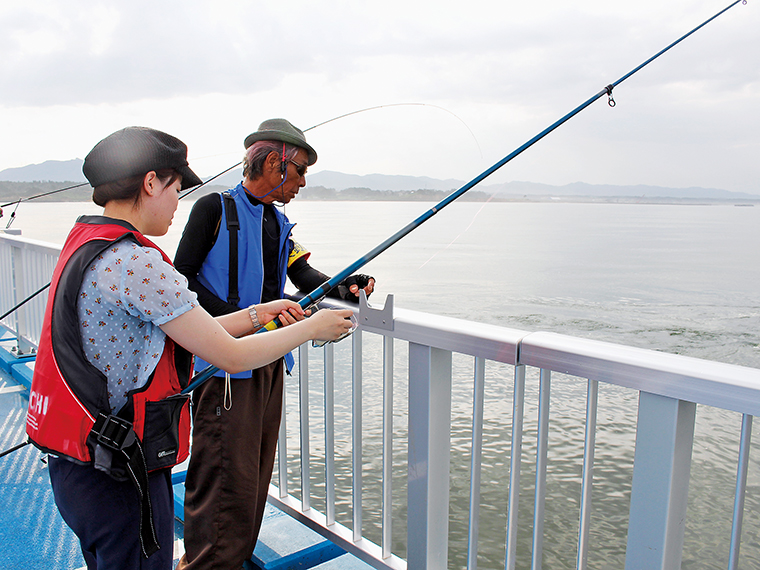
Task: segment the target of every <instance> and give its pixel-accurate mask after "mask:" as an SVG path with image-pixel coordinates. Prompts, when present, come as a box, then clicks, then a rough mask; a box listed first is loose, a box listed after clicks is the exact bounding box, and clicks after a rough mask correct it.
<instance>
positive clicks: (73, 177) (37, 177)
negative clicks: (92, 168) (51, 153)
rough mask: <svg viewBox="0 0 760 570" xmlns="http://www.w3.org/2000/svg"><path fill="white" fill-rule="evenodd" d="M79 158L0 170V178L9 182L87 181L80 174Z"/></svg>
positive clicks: (80, 162) (80, 164)
mask: <svg viewBox="0 0 760 570" xmlns="http://www.w3.org/2000/svg"><path fill="white" fill-rule="evenodd" d="M83 162H84V161H83V160H82V159H81V158H75V159H73V160H46V161H45V162H43V163H41V164H30V165H28V166H20V167H18V168H6V169H5V170H0V180H6V181H9V182H38V181H54V182H87V179H86V178H85V177H84V174H82V163H83Z"/></svg>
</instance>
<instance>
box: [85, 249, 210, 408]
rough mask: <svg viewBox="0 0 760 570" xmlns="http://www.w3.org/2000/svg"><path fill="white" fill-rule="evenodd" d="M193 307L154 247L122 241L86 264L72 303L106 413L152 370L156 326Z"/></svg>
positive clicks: (161, 337) (158, 348) (159, 343)
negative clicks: (100, 377) (104, 384)
mask: <svg viewBox="0 0 760 570" xmlns="http://www.w3.org/2000/svg"><path fill="white" fill-rule="evenodd" d="M197 304H198V303H197V295H196V294H195V293H194V292H192V291H190V289H188V288H187V279H186V278H185V277H184V276H183V275H182V274H180V273H179V272H178V271H177V270H176V269H174V267H172V266H171V265H170V264H169V263H167V262H165V261H164V260H163V257H162V256H161V254H160V253H159V252H158V251H157V250H155V249H154V248H148V247H142V246H140V245H138V244H136V243H134V242H132V241H128V240H124V241H121V242H119V243H117V244H115V245H114V246H112V247H111V248H110V249H108V250H106V251H105V252H103V253H102V254H101V255H99V256H98V257H97V258H96V259H95V261H94V262H93V263H92V265H90V267H89V269H88V270H87V272H86V273H85V277H84V279H83V281H82V286H81V288H80V290H79V302H78V304H77V311H78V315H79V323H80V326H81V331H82V345H83V346H84V353H85V356H86V357H87V360H89V361H90V362H91V363H92V364H93V365H94V366H95V367H96V368H97V369H98V370H100V371H101V372H102V373H103V374H104V375H105V376H106V378H107V379H108V401H109V404H110V406H111V411H112V412H114V413H115V412H117V411H118V410H119V409H121V407H122V406H123V405H124V404H125V403H126V402H127V392H129V391H130V390H134V389H136V388H141V387H142V386H144V385H145V384H146V383H147V381H148V379H149V378H150V375H151V374H152V373H153V370H155V368H156V365H157V364H158V361H159V359H160V358H161V354H162V353H163V350H164V342H165V339H166V335H165V334H164V332H163V331H162V330H161V329H160V328H159V325H162V324H164V323H167V322H169V321H171V320H172V319H174V318H176V317H178V316H180V315H182V314H183V313H185V312H187V311H189V310H191V309H192V308H194V307H195V306H196V305H197Z"/></svg>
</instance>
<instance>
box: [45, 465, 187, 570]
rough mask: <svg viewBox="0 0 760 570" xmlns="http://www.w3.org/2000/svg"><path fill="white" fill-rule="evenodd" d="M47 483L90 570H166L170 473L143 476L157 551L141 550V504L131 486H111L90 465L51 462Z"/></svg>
mask: <svg viewBox="0 0 760 570" xmlns="http://www.w3.org/2000/svg"><path fill="white" fill-rule="evenodd" d="M48 469H49V471H50V482H51V484H52V485H53V495H54V497H55V504H56V506H57V507H58V510H59V511H60V512H61V516H62V517H63V520H64V521H65V522H66V524H67V525H69V527H71V529H72V530H73V531H74V533H75V534H76V535H77V537H78V538H79V542H80V544H81V546H82V554H83V555H84V560H85V562H86V563H87V568H88V569H89V570H95V569H97V570H171V568H172V562H173V560H174V552H173V547H174V499H173V494H172V487H171V470H169V469H162V470H161V471H155V472H153V473H151V474H150V475H149V477H148V483H149V487H150V497H151V506H152V508H153V524H154V525H155V529H156V536H157V538H158V544H159V545H160V547H161V549H160V550H159V551H158V552H156V553H155V554H153V555H151V556H150V557H149V558H145V557H144V556H143V554H142V550H141V549H140V501H139V499H138V496H137V490H136V489H135V487H134V485H133V484H132V482H131V481H116V480H115V479H112V478H111V477H109V476H108V475H106V474H105V473H103V472H101V471H97V470H96V469H94V468H93V467H90V466H89V465H79V464H77V463H72V462H71V461H68V460H66V459H61V458H58V457H50V460H49V461H48Z"/></svg>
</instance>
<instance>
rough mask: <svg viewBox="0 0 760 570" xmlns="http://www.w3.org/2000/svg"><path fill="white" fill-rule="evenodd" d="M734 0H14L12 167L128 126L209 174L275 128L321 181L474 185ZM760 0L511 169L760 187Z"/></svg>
mask: <svg viewBox="0 0 760 570" xmlns="http://www.w3.org/2000/svg"><path fill="white" fill-rule="evenodd" d="M731 2H732V0H709V1H708V0H669V1H668V2H663V1H662V0H637V1H636V2H621V1H619V0H573V1H572V2H568V1H567V0H543V1H541V2H525V1H524V0H520V1H519V2H518V1H515V0H488V1H481V0H469V1H468V2H450V1H448V0H439V1H437V2H430V1H428V0H416V1H414V0H406V1H403V2H401V1H397V0H386V1H384V2H361V1H356V0H353V1H347V0H331V1H330V2H319V1H314V0H312V1H302V0H291V1H290V2H287V3H278V2H268V3H264V2H256V1H251V0H247V1H244V0H214V2H205V1H204V2H201V1H197V0H183V1H182V2H179V1H175V0H167V1H162V2H155V1H150V2H148V1H143V0H132V1H130V2H105V1H95V0H78V1H76V2H60V1H58V0H28V1H27V2H12V1H10V0H3V2H2V3H0V54H2V57H0V170H3V169H5V168H11V167H20V166H25V165H28V164H37V163H41V162H44V161H45V160H69V159H73V158H84V156H85V155H86V154H87V153H88V152H89V150H90V149H91V148H92V147H93V146H94V145H95V143H97V142H98V141H99V140H100V139H102V138H103V137H105V136H107V135H108V134H110V133H111V132H113V131H116V130H118V129H120V128H122V127H125V126H129V125H142V126H149V127H153V128H157V129H160V130H163V131H166V132H169V133H171V134H173V135H175V136H177V137H179V138H180V139H182V140H183V141H184V142H185V143H187V145H188V147H189V158H190V164H191V167H193V169H194V170H195V171H196V172H197V173H198V174H199V175H201V176H202V177H206V176H211V175H213V174H216V173H218V172H220V171H222V170H224V169H226V168H228V167H230V166H232V165H233V164H236V163H237V162H238V161H240V160H241V158H242V152H243V144H242V143H243V139H244V138H245V137H246V136H247V135H248V134H249V133H251V132H253V131H255V130H256V127H257V126H258V124H259V123H260V122H261V121H263V120H265V119H268V118H273V117H285V118H287V119H289V120H290V121H291V122H293V123H294V124H295V125H297V126H299V127H300V128H302V129H309V128H310V127H312V126H314V125H318V124H320V123H322V122H324V121H329V120H330V119H333V118H335V117H339V116H341V115H344V114H348V113H352V112H354V111H358V110H361V109H366V108H372V107H379V108H376V109H373V110H369V111H366V112H362V113H357V114H353V115H350V116H347V117H344V118H341V119H338V120H335V121H332V122H329V123H327V124H324V125H321V126H318V127H316V128H314V129H311V130H308V131H307V132H306V136H307V139H308V141H309V143H310V144H311V145H312V146H313V147H314V148H316V150H317V152H318V153H319V161H318V162H317V163H316V164H315V165H314V166H313V167H312V168H311V169H310V171H311V172H319V171H321V170H335V171H339V172H345V173H351V174H373V173H380V174H403V175H413V176H429V177H432V178H438V179H447V178H455V179H458V180H463V181H468V180H471V179H473V178H475V177H476V176H477V175H479V174H480V173H481V172H483V171H484V170H486V169H487V168H489V167H490V166H491V165H493V164H495V163H496V162H498V161H500V160H501V159H502V158H504V157H505V156H507V155H508V154H509V153H511V152H512V151H513V150H515V149H517V148H518V147H520V146H521V145H523V144H524V143H525V142H526V141H528V140H530V139H531V138H532V137H534V136H535V135H536V134H538V133H540V132H541V131H543V130H544V129H545V128H546V127H548V126H549V125H551V124H552V123H554V122H555V121H557V120H558V119H560V118H562V117H564V116H565V115H566V114H567V113H569V112H570V111H572V110H573V109H575V108H576V107H578V106H579V105H581V104H582V103H584V102H585V101H587V100H588V99H589V98H590V97H592V96H594V95H596V94H597V93H599V92H600V91H601V90H602V89H603V88H604V87H605V86H606V85H608V84H610V83H613V82H615V81H617V80H618V79H620V78H621V77H623V76H624V75H626V74H627V73H628V72H629V71H631V70H632V69H634V68H636V67H637V66H638V65H640V64H641V63H643V62H644V61H646V60H647V59H649V58H650V57H651V56H653V55H654V54H656V53H657V52H659V51H660V50H661V49H663V48H664V47H666V46H667V45H669V44H670V43H672V42H673V41H675V40H676V39H678V38H680V37H681V36H682V35H684V34H685V33H687V32H689V31H690V30H691V29H693V28H694V27H696V26H698V25H699V24H701V23H702V22H704V21H705V20H707V19H708V18H710V17H712V16H713V15H714V14H716V13H718V12H719V11H721V10H722V9H723V8H725V7H727V6H729V5H730V4H731ZM759 30H760V2H758V1H757V0H749V1H748V3H747V4H746V5H743V4H742V3H741V2H739V3H738V4H737V5H736V6H734V7H732V8H731V9H730V10H728V11H727V12H726V13H724V14H723V15H721V16H720V17H718V18H717V19H716V20H714V21H712V22H711V23H709V24H708V25H707V26H705V27H704V28H703V29H701V30H699V31H697V32H696V33H695V34H694V35H692V36H690V37H689V38H687V39H685V40H684V41H683V42H682V43H680V44H679V45H678V46H676V47H674V48H673V49H672V50H670V51H668V52H667V53H665V54H664V55H662V56H661V57H659V58H658V59H656V60H655V61H653V62H652V63H650V64H649V65H647V66H646V67H644V68H643V69H641V70H640V71H638V72H637V73H636V74H634V75H633V76H631V77H629V78H628V79H626V80H625V81H624V82H622V83H621V84H620V85H618V86H617V87H616V88H615V90H614V92H613V96H614V99H615V102H616V106H615V107H614V108H612V107H610V106H609V105H608V104H607V97H606V95H605V96H604V97H602V98H601V99H599V100H598V101H596V102H595V103H593V104H592V105H590V106H589V107H588V108H586V109H585V110H584V111H582V112H581V113H579V114H578V115H576V116H575V117H573V118H572V119H570V120H569V121H567V122H566V123H565V124H564V125H563V126H561V127H560V128H559V129H557V130H556V131H554V132H553V133H551V134H549V135H548V136H547V137H546V138H544V139H543V140H541V141H540V142H538V143H537V144H536V145H535V146H533V147H531V148H529V149H528V150H526V151H525V152H523V153H522V154H521V155H520V156H518V157H516V158H515V159H514V160H512V161H510V162H509V163H508V164H507V165H505V166H504V167H502V168H501V169H500V170H499V171H497V172H496V173H495V174H493V175H492V176H491V177H490V178H489V179H488V181H489V183H500V182H508V181H512V180H519V181H529V182H537V183H544V184H553V185H562V184H569V183H573V182H587V183H591V184H619V185H634V184H644V185H653V186H666V187H675V188H687V187H692V186H699V187H705V188H720V189H725V190H732V191H740V192H749V193H753V194H760V160H758V156H760V49H759V46H758V43H759V42H758V40H759V39H760V32H759Z"/></svg>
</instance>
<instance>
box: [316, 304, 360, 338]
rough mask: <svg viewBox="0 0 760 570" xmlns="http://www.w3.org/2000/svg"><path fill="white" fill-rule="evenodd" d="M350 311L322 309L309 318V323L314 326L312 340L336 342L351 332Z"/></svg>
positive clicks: (351, 312)
mask: <svg viewBox="0 0 760 570" xmlns="http://www.w3.org/2000/svg"><path fill="white" fill-rule="evenodd" d="M352 314H353V311H351V310H350V309H322V310H321V311H317V312H316V313H315V314H314V315H313V316H311V317H309V323H312V324H313V325H314V326H315V329H314V332H313V336H312V337H311V338H312V340H323V341H330V340H337V339H338V338H340V336H341V335H343V334H345V333H347V332H348V331H350V330H351V327H352V323H351V321H350V320H349V317H351V315H352Z"/></svg>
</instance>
